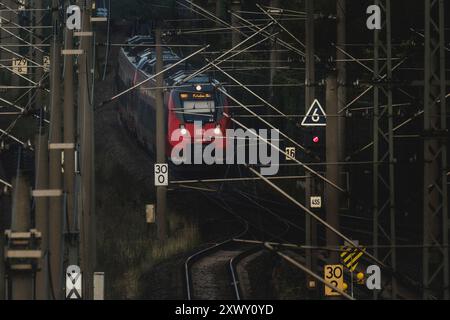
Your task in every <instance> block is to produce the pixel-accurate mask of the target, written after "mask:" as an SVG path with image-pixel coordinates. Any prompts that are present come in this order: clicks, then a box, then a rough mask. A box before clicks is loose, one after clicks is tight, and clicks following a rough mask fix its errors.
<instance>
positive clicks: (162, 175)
mask: <svg viewBox="0 0 450 320" xmlns="http://www.w3.org/2000/svg"><path fill="white" fill-rule="evenodd" d="M167 185H169V166H168V165H167V164H165V163H155V186H157V187H160V186H167Z"/></svg>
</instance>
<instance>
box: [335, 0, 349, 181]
mask: <svg viewBox="0 0 450 320" xmlns="http://www.w3.org/2000/svg"><path fill="white" fill-rule="evenodd" d="M336 13H337V15H336V16H337V37H336V39H337V41H336V42H337V46H338V47H339V48H340V49H342V50H344V51H345V48H346V46H345V43H346V41H347V35H346V33H347V32H346V23H347V20H346V15H347V9H346V0H337V7H336ZM346 58H347V57H346V56H345V54H344V52H342V51H341V50H336V59H337V60H338V62H336V70H337V85H338V88H337V108H338V110H343V109H344V108H345V107H346V105H347V88H346V83H347V69H346V62H345V61H343V60H345V59H346ZM338 128H339V129H338V140H339V141H338V146H339V148H338V152H339V155H338V159H339V161H340V162H342V161H344V160H345V117H344V115H343V114H341V116H340V117H338ZM339 182H340V184H339V185H342V183H341V182H342V176H341V175H340V176H339Z"/></svg>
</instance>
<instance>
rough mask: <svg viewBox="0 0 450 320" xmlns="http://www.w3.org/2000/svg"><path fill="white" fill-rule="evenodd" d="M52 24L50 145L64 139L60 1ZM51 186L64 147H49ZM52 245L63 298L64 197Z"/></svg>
mask: <svg viewBox="0 0 450 320" xmlns="http://www.w3.org/2000/svg"><path fill="white" fill-rule="evenodd" d="M52 8H53V14H52V26H53V39H52V45H51V48H50V50H51V54H50V56H51V58H50V61H51V71H50V94H51V97H50V134H49V136H50V141H49V143H50V145H52V144H58V143H61V141H62V137H61V95H60V85H61V67H60V55H61V45H60V37H59V33H58V32H59V30H60V22H59V1H58V0H52ZM49 155H50V167H49V187H50V189H53V190H62V173H61V150H59V149H52V148H51V149H50V150H49ZM49 214H50V215H49V228H50V229H49V246H50V248H49V249H50V250H49V252H50V270H49V272H50V276H51V286H52V290H53V292H54V299H55V300H60V299H62V278H63V270H62V269H63V268H62V263H63V250H62V249H63V248H62V241H63V238H62V231H63V230H62V228H63V208H62V199H61V197H51V198H50V200H49Z"/></svg>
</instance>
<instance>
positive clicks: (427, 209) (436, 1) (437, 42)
mask: <svg viewBox="0 0 450 320" xmlns="http://www.w3.org/2000/svg"><path fill="white" fill-rule="evenodd" d="M424 64H425V74H424V75H425V79H424V80H425V81H424V145H423V147H424V172H423V174H424V185H423V244H424V249H423V287H424V291H423V297H424V299H431V298H433V297H436V298H444V299H449V298H450V288H449V248H448V219H449V213H448V193H447V177H446V170H445V168H446V167H447V145H446V137H447V136H448V132H447V124H446V119H447V118H446V100H445V93H446V91H445V89H446V88H445V85H446V79H445V27H444V0H425V61H424ZM434 293H435V294H437V296H435V295H434Z"/></svg>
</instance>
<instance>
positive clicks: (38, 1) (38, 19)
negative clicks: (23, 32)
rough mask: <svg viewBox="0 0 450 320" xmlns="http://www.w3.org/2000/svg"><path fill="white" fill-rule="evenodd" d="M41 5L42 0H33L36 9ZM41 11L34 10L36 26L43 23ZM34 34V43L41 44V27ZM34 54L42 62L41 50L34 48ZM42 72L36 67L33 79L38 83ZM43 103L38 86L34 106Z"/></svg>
mask: <svg viewBox="0 0 450 320" xmlns="http://www.w3.org/2000/svg"><path fill="white" fill-rule="evenodd" d="M43 7H44V6H43V1H42V0H35V8H36V9H43ZM42 12H43V11H41V10H37V11H36V12H35V15H34V17H35V25H36V26H37V27H40V26H42V25H43V21H42V17H43V15H42ZM35 34H36V36H37V37H35V40H36V44H37V45H40V44H42V40H41V39H42V38H43V32H42V29H41V28H37V29H35ZM39 48H41V49H42V47H39ZM35 54H36V56H35V57H36V62H37V63H39V64H43V62H44V55H43V54H42V52H41V51H39V50H35ZM43 74H44V70H43V69H42V68H36V71H35V78H34V81H35V82H37V83H39V81H40V80H41V79H42V76H43ZM43 103H44V101H43V90H42V89H41V88H38V89H36V103H35V108H36V109H40V108H42V107H43Z"/></svg>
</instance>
